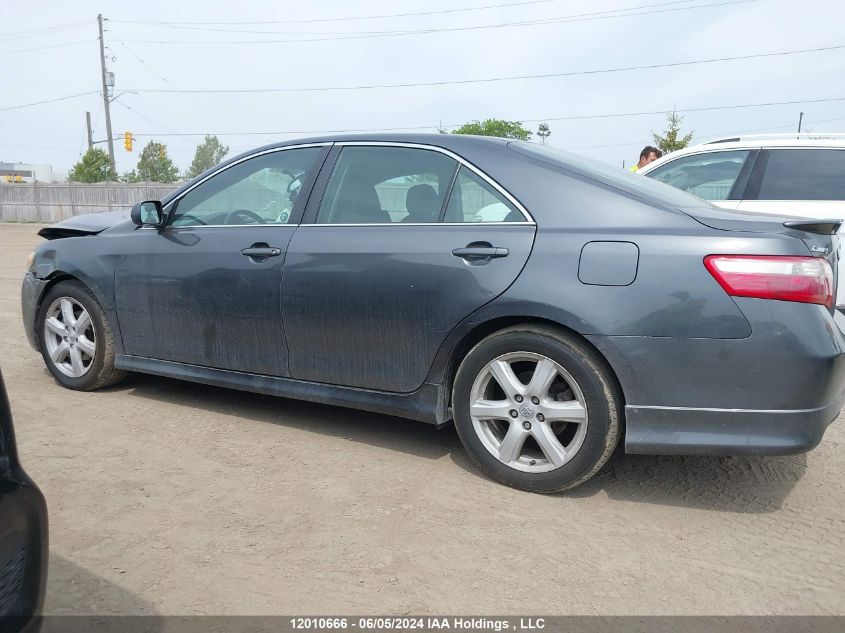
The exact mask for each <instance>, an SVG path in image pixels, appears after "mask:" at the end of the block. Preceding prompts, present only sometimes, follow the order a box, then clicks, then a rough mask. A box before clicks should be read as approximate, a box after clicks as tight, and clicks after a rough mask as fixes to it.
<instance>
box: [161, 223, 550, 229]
mask: <svg viewBox="0 0 845 633" xmlns="http://www.w3.org/2000/svg"><path fill="white" fill-rule="evenodd" d="M280 226H285V225H284V224H282V225H280ZM288 226H292V225H288ZM299 226H300V227H305V226H307V227H318V226H319V227H323V226H325V227H330V226H537V225H536V224H534V223H533V222H367V223H364V222H361V223H359V224H314V223H303V224H300V225H299ZM177 228H178V227H177Z"/></svg>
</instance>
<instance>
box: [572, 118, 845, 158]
mask: <svg viewBox="0 0 845 633" xmlns="http://www.w3.org/2000/svg"><path fill="white" fill-rule="evenodd" d="M834 121H845V117H837V118H835V119H824V120H821V121H815V123H814V124H815V125H820V124H822V123H832V122H834ZM794 128H795V121H793V122H792V123H787V124H786V125H769V126H767V127H761V128H755V129H753V130H744V131H741V132H738V131H737V130H733V131H731V132H718V133H714V132H704V133H701V134H698V136H699V137H701V138H712V139H718V138H721V137H725V136H728V135H733V136H742V135H744V134H754V133H755V132H770V131H772V130H792V129H794ZM820 134H824V132H820ZM642 143H643V140H642V139H640V140H638V141H633V142H631V143H608V144H603V145H577V146H569V147H561V149H565V150H567V151H569V150H576V149H601V148H607V147H631V146H633V145H642Z"/></svg>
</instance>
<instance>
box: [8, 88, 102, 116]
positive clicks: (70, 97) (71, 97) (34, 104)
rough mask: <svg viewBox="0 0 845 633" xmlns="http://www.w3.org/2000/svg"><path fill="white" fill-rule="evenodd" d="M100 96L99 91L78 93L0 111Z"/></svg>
mask: <svg viewBox="0 0 845 633" xmlns="http://www.w3.org/2000/svg"><path fill="white" fill-rule="evenodd" d="M96 94H100V91H99V90H92V91H90V92H80V93H78V94H75V95H67V96H64V97H56V98H55V99H45V100H44V101H33V102H32V103H22V104H20V105H13V106H3V107H0V111H2V110H18V109H20V108H29V107H31V106H37V105H41V104H43V103H55V102H57V101H67V100H68V99H76V98H77V97H86V96H88V95H96Z"/></svg>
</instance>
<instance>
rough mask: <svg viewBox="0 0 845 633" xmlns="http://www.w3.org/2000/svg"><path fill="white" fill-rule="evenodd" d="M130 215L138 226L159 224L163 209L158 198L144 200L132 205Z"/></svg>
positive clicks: (161, 219) (161, 220)
mask: <svg viewBox="0 0 845 633" xmlns="http://www.w3.org/2000/svg"><path fill="white" fill-rule="evenodd" d="M130 216H131V217H132V221H133V222H134V223H135V224H137V225H138V226H161V225H162V223H163V221H164V209H162V206H161V202H159V201H158V200H146V201H144V202H139V203H138V204H136V205H135V206H134V207H132V213H131V214H130Z"/></svg>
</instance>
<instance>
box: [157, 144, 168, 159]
mask: <svg viewBox="0 0 845 633" xmlns="http://www.w3.org/2000/svg"><path fill="white" fill-rule="evenodd" d="M166 152H167V148H165V147H164V145H159V146H158V157H159V158H161V159H164V155H165V153H166Z"/></svg>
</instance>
